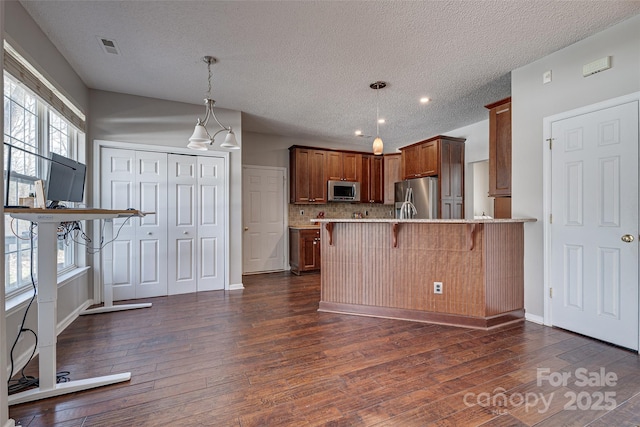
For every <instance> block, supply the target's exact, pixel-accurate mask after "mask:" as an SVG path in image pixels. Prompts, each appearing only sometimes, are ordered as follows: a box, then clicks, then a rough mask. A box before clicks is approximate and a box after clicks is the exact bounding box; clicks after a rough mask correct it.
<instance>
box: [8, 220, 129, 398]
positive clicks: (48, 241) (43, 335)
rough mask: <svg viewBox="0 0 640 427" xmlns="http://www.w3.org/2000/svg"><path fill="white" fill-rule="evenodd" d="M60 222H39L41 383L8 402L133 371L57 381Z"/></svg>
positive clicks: (93, 383)
mask: <svg viewBox="0 0 640 427" xmlns="http://www.w3.org/2000/svg"><path fill="white" fill-rule="evenodd" d="M57 229H58V224H57V223H52V222H40V223H39V224H38V352H39V356H38V358H39V361H40V364H39V374H38V376H39V387H38V388H35V389H31V390H27V391H23V392H21V393H16V394H12V395H11V396H8V401H9V402H8V403H9V405H15V404H18V403H24V402H30V401H33V400H39V399H44V398H46V397H53V396H59V395H62V394H66V393H73V392H76V391H80V390H86V389H89V388H94V387H100V386H103V385H107V384H114V383H118V382H122V381H128V380H129V379H131V373H130V372H126V373H123V374H116V375H107V376H104V377H96V378H90V379H84V380H79V381H69V382H66V383H61V384H56V364H57V360H56V342H57V340H58V338H57V333H56V332H57V331H56V329H57V328H56V326H57V324H58V320H57V319H58V313H57V311H58V310H57V302H58V301H57V300H58V280H57V276H58V275H57V270H58V268H57V254H58V248H57V234H58V233H57Z"/></svg>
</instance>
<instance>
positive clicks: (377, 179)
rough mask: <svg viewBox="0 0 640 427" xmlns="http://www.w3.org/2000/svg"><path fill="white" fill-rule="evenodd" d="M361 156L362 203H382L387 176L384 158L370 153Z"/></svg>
mask: <svg viewBox="0 0 640 427" xmlns="http://www.w3.org/2000/svg"><path fill="white" fill-rule="evenodd" d="M361 157H362V179H361V180H360V201H361V202H362V203H382V202H383V193H384V178H385V177H384V174H383V170H384V164H383V158H382V157H381V156H373V155H370V154H363V155H362V156H361Z"/></svg>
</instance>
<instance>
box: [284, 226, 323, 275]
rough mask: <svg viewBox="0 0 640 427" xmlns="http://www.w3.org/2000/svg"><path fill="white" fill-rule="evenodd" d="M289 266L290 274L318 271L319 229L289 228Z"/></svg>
mask: <svg viewBox="0 0 640 427" xmlns="http://www.w3.org/2000/svg"><path fill="white" fill-rule="evenodd" d="M289 265H290V266H291V272H292V273H294V274H300V273H303V272H305V271H314V270H320V229H319V228H303V227H289Z"/></svg>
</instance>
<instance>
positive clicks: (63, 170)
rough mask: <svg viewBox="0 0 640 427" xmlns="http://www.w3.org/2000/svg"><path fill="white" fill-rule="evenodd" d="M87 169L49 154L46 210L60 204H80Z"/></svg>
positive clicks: (80, 164)
mask: <svg viewBox="0 0 640 427" xmlns="http://www.w3.org/2000/svg"><path fill="white" fill-rule="evenodd" d="M86 174H87V167H86V166H85V165H83V164H82V163H79V162H76V161H75V160H71V159H69V158H67V157H64V156H61V155H59V154H56V153H52V154H51V163H50V165H49V176H48V178H47V200H49V201H50V202H49V204H48V205H47V207H48V208H56V207H59V203H60V202H82V200H83V198H84V182H85V178H86Z"/></svg>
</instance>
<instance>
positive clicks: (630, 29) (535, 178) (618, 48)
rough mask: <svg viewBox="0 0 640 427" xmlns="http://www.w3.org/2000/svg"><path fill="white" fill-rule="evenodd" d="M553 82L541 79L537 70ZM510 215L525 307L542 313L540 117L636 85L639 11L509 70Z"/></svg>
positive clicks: (638, 77)
mask: <svg viewBox="0 0 640 427" xmlns="http://www.w3.org/2000/svg"><path fill="white" fill-rule="evenodd" d="M604 56H611V57H612V65H613V67H612V68H611V69H610V70H607V71H604V72H601V73H598V74H595V75H592V76H589V77H586V78H585V77H582V66H583V65H584V64H587V63H589V62H591V61H594V60H596V59H599V58H602V57H604ZM547 70H551V71H552V77H553V81H552V82H551V83H549V84H546V85H543V84H542V74H543V72H545V71H547ZM511 88H512V106H513V114H512V168H513V180H512V193H513V196H512V215H513V217H533V218H537V219H538V222H536V223H533V224H531V223H529V224H525V265H524V269H525V270H524V272H525V309H526V311H527V314H532V315H535V316H540V317H541V318H542V316H543V308H544V292H543V289H544V277H543V223H542V221H543V218H542V215H543V210H542V202H543V187H542V159H543V149H544V147H545V143H544V141H543V128H542V121H543V118H544V117H547V116H550V115H553V114H557V113H561V112H563V111H567V110H572V109H575V108H578V107H582V106H586V105H590V104H593V103H596V102H599V101H603V100H606V99H610V98H615V97H617V96H621V95H625V94H628V93H632V92H636V91H638V90H640V15H638V16H636V17H634V18H631V19H628V20H626V21H624V22H622V23H620V24H618V25H616V26H614V27H611V28H609V29H607V30H605V31H602V32H600V33H598V34H595V35H593V36H591V37H589V38H587V39H584V40H582V41H580V42H578V43H575V44H573V45H571V46H568V47H566V48H564V49H562V50H560V51H558V52H555V53H553V54H551V55H548V56H546V57H544V58H542V59H540V60H538V61H536V62H533V63H531V64H529V65H527V66H525V67H522V68H519V69H516V70H514V71H513V72H512V74H511Z"/></svg>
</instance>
